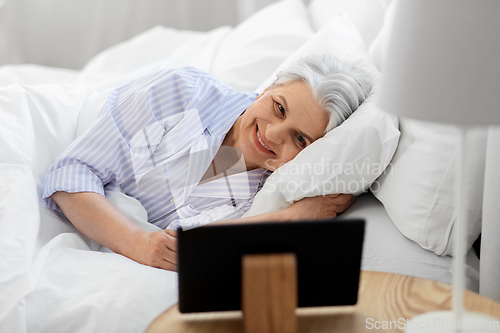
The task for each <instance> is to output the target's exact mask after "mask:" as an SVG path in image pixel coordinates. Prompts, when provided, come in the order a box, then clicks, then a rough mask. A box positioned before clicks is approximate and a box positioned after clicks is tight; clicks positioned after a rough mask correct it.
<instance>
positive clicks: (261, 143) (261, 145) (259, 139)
mask: <svg viewBox="0 0 500 333" xmlns="http://www.w3.org/2000/svg"><path fill="white" fill-rule="evenodd" d="M255 127H256V128H257V130H256V132H255V133H256V138H257V142H256V143H255V145H256V146H257V148H258V149H259V150H261V151H263V152H264V153H266V154H273V155H276V154H275V153H274V152H273V151H272V150H271V149H270V148H269V147H268V145H267V144H266V143H264V139H263V138H262V136H261V135H260V133H259V126H255ZM254 141H255V140H254ZM262 148H264V149H262Z"/></svg>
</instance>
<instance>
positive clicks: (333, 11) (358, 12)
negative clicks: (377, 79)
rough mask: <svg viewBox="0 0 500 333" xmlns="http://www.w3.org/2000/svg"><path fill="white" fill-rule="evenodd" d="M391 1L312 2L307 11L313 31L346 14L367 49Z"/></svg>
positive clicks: (316, 0) (330, 0)
mask: <svg viewBox="0 0 500 333" xmlns="http://www.w3.org/2000/svg"><path fill="white" fill-rule="evenodd" d="M391 1H392V0H333V1H332V0H312V1H311V2H310V3H309V6H308V11H309V18H310V20H311V24H312V26H313V28H314V30H315V31H318V30H319V29H321V28H322V27H323V26H325V25H326V24H327V23H328V22H329V21H330V20H331V19H332V18H333V17H335V16H337V15H339V14H340V13H346V14H347V15H348V16H349V18H350V19H351V21H352V23H353V24H354V26H355V27H356V29H357V30H358V32H359V34H360V35H361V37H362V38H363V40H364V41H365V45H367V46H368V47H369V46H370V44H371V43H372V41H373V39H374V38H375V37H376V36H377V34H378V33H379V31H380V29H381V28H382V25H383V23H384V17H385V12H386V10H387V7H388V6H389V3H390V2H391Z"/></svg>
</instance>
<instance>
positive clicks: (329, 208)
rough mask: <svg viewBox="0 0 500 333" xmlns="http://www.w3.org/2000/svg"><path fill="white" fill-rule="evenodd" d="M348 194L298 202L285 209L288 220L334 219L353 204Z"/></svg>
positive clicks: (351, 197) (321, 196)
mask: <svg viewBox="0 0 500 333" xmlns="http://www.w3.org/2000/svg"><path fill="white" fill-rule="evenodd" d="M354 199H355V197H353V196H352V195H350V194H328V195H324V196H323V195H319V196H316V197H309V198H304V199H302V200H299V201H297V202H295V203H294V204H292V205H291V206H290V207H288V208H286V209H285V213H286V215H287V217H288V219H290V220H306V219H321V218H326V217H335V216H337V214H340V213H342V212H343V211H345V210H346V209H347V208H349V206H350V205H351V204H352V203H353V202H354Z"/></svg>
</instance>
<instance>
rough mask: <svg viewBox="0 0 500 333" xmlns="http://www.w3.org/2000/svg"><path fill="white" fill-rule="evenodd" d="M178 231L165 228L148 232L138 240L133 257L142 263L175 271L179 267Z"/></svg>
mask: <svg viewBox="0 0 500 333" xmlns="http://www.w3.org/2000/svg"><path fill="white" fill-rule="evenodd" d="M176 236H177V233H176V231H175V230H170V229H165V230H158V231H154V232H147V233H145V234H144V235H143V236H142V239H141V241H140V242H138V244H137V245H138V247H137V249H136V250H135V251H134V252H133V253H134V254H133V256H134V258H131V259H133V260H135V261H137V262H139V263H141V264H144V265H148V266H152V267H156V268H163V269H166V270H168V271H175V270H176V268H177V266H176V265H177V238H176Z"/></svg>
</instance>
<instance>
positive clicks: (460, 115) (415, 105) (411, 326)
mask: <svg viewBox="0 0 500 333" xmlns="http://www.w3.org/2000/svg"><path fill="white" fill-rule="evenodd" d="M395 1H396V2H395V3H394V4H393V5H394V6H395V8H393V9H394V12H393V14H394V15H393V17H392V19H391V20H389V21H388V22H386V24H389V26H388V27H387V28H389V33H390V35H389V39H388V43H387V45H386V49H385V50H384V51H385V58H384V59H383V61H384V62H383V64H382V66H383V79H382V82H381V87H380V92H379V97H378V100H377V104H378V106H379V107H380V108H382V109H383V110H386V111H388V112H392V113H395V114H398V115H399V116H402V117H409V118H414V119H420V120H426V121H431V122H443V123H448V124H456V125H459V126H460V133H461V135H460V145H459V146H460V148H459V154H458V155H459V156H458V157H459V158H458V163H457V177H456V179H457V181H456V188H455V191H456V196H455V197H456V200H457V201H456V203H457V205H456V207H458V210H459V211H458V216H457V220H456V222H455V225H454V228H455V232H454V234H455V235H454V237H455V238H454V249H453V250H454V251H453V252H454V258H453V261H454V264H453V304H452V310H451V311H439V312H428V313H425V314H422V315H419V316H416V317H414V318H412V320H411V321H410V322H408V323H407V325H406V332H446V331H450V332H457V331H458V332H476V331H480V332H484V331H488V329H487V328H486V329H485V328H484V327H483V326H485V324H484V323H488V322H490V321H496V322H497V323H498V321H499V320H500V319H498V318H493V317H490V316H486V315H484V314H479V313H471V312H467V311H465V310H464V308H463V294H464V287H465V255H466V252H467V249H466V243H467V240H466V230H467V229H466V223H467V221H466V216H467V214H466V211H465V210H466V205H464V204H461V203H463V202H464V201H465V200H466V199H465V196H463V194H464V191H463V187H462V180H461V175H462V174H463V173H462V172H463V170H462V167H463V166H465V165H466V164H465V158H466V156H467V155H466V152H465V151H464V150H465V149H466V145H464V141H465V134H466V131H467V126H471V125H495V124H500V20H499V19H498V15H499V14H500V1H499V0H402V1H398V0H395ZM499 144H500V143H499ZM499 149H500V146H499ZM445 321H446V322H447V323H453V324H451V325H447V327H443V325H442V324H443V323H444V322H445ZM429 323H432V324H430V325H429ZM439 323H441V325H440V324H439ZM490 326H494V325H490ZM490 328H492V329H493V330H495V329H496V330H495V331H498V332H500V330H499V329H498V326H495V327H490Z"/></svg>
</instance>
